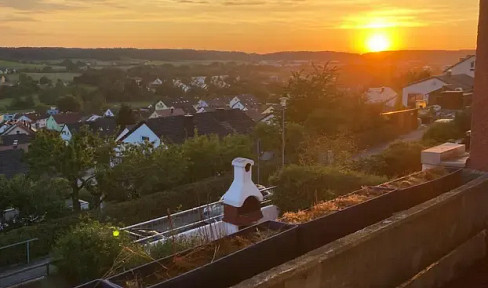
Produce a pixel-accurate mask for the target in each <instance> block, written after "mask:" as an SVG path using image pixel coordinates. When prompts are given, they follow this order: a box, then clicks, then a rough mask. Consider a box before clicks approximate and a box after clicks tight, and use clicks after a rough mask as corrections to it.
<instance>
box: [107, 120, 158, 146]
mask: <svg viewBox="0 0 488 288" xmlns="http://www.w3.org/2000/svg"><path fill="white" fill-rule="evenodd" d="M116 141H117V142H119V143H122V144H142V143H145V142H150V143H152V144H153V145H154V147H158V146H159V145H161V140H160V139H159V137H158V136H157V135H156V133H154V132H153V131H152V130H151V129H150V128H149V127H148V126H147V125H146V123H145V122H141V123H139V124H138V125H136V126H134V127H132V129H128V128H125V129H124V130H123V131H122V132H121V133H120V134H119V136H118V137H117V138H116Z"/></svg>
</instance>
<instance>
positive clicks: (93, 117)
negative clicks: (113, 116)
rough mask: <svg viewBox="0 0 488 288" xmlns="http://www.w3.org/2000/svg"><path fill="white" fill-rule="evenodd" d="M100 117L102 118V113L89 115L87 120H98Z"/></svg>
mask: <svg viewBox="0 0 488 288" xmlns="http://www.w3.org/2000/svg"><path fill="white" fill-rule="evenodd" d="M98 118H102V116H100V115H96V114H92V115H91V116H90V117H88V118H87V119H86V120H85V122H93V121H95V120H97V119H98Z"/></svg>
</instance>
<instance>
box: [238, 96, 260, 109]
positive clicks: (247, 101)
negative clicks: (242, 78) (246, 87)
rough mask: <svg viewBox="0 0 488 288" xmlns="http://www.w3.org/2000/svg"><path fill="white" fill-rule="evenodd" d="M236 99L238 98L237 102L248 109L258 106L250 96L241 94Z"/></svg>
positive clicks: (255, 100) (256, 101)
mask: <svg viewBox="0 0 488 288" xmlns="http://www.w3.org/2000/svg"><path fill="white" fill-rule="evenodd" d="M237 98H239V102H241V103H242V104H243V105H244V106H246V108H248V109H251V108H253V107H257V106H259V101H258V100H257V99H256V97H254V95H252V94H241V95H238V96H237Z"/></svg>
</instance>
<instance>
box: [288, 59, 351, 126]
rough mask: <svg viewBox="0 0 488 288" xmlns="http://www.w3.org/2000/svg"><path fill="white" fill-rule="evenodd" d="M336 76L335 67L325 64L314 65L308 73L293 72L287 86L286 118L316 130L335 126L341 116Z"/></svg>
mask: <svg viewBox="0 0 488 288" xmlns="http://www.w3.org/2000/svg"><path fill="white" fill-rule="evenodd" d="M336 79H337V70H336V69H335V68H333V67H330V66H328V65H325V66H313V70H312V72H310V73H308V74H304V73H303V72H295V73H293V75H292V77H291V79H290V80H289V83H288V87H287V88H286V93H287V94H288V96H289V101H288V105H287V112H286V113H287V116H286V117H287V119H288V120H291V121H292V122H296V123H298V124H302V125H306V126H310V127H311V128H314V129H315V130H318V131H319V132H328V131H327V130H334V129H336V127H337V126H338V125H337V124H338V122H339V120H341V119H342V118H343V117H344V115H342V114H341V107H340V105H341V101H340V100H341V98H342V95H341V93H340V92H339V90H338V89H337V85H336Z"/></svg>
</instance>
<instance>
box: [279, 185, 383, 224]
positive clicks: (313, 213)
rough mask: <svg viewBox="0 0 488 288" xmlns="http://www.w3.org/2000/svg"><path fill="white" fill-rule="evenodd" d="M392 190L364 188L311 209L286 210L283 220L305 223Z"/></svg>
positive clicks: (292, 222)
mask: <svg viewBox="0 0 488 288" xmlns="http://www.w3.org/2000/svg"><path fill="white" fill-rule="evenodd" d="M389 191H391V190H389V189H378V188H363V189H361V190H358V191H357V192H353V193H351V194H347V195H344V196H340V197H337V198H336V199H334V200H330V201H326V202H321V203H318V204H316V205H314V206H313V207H312V208H310V209H309V210H302V211H298V212H286V213H284V214H283V217H282V218H281V221H284V222H286V223H291V224H299V223H305V222H308V221H311V220H314V219H317V218H319V217H322V216H325V215H328V214H331V213H333V212H336V211H339V210H342V209H344V208H347V207H351V206H354V205H356V204H359V203H363V202H365V201H368V200H369V199H372V198H375V197H377V196H380V195H383V194H385V193H387V192H389Z"/></svg>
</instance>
